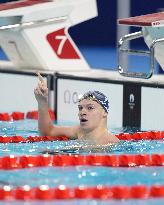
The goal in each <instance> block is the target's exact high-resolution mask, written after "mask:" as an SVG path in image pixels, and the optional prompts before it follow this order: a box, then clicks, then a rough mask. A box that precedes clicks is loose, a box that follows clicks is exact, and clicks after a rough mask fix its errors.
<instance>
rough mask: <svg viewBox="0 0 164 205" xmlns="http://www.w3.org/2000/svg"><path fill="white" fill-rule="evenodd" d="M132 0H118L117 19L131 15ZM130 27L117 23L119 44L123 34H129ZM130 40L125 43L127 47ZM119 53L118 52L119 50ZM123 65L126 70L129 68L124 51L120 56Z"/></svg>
mask: <svg viewBox="0 0 164 205" xmlns="http://www.w3.org/2000/svg"><path fill="white" fill-rule="evenodd" d="M130 5H131V4H130V0H117V19H121V18H128V17H130V10H131V6H130ZM129 32H130V29H129V26H126V25H117V45H118V42H119V40H120V38H122V37H123V36H125V35H127V34H129ZM129 46H130V45H129V42H126V43H125V47H126V48H127V49H128V48H129ZM117 53H118V52H117ZM120 58H121V62H122V65H123V67H124V70H127V69H128V55H127V54H126V53H124V54H123V55H122V56H120Z"/></svg>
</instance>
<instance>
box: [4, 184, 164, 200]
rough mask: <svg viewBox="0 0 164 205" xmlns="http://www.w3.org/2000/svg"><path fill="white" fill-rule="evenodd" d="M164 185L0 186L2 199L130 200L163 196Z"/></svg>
mask: <svg viewBox="0 0 164 205" xmlns="http://www.w3.org/2000/svg"><path fill="white" fill-rule="evenodd" d="M163 197H164V185H152V186H150V187H147V186H146V185H134V186H126V185H118V186H113V187H109V186H103V185H98V186H94V187H88V186H78V187H75V188H71V187H67V186H64V185H60V186H59V187H55V188H53V187H49V186H48V185H41V186H39V187H30V186H28V185H25V186H22V187H18V188H11V187H10V186H3V187H1V188H0V200H10V201H13V200H43V201H47V200H68V199H69V200H73V199H97V200H98V199H101V200H102V199H103V200H122V199H124V200H128V199H150V198H163Z"/></svg>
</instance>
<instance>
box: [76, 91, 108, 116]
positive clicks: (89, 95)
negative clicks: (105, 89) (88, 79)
mask: <svg viewBox="0 0 164 205" xmlns="http://www.w3.org/2000/svg"><path fill="white" fill-rule="evenodd" d="M83 99H89V100H95V101H96V102H98V103H99V104H100V105H101V106H102V107H103V109H104V110H105V112H107V113H108V112H109V101H108V98H107V97H106V96H105V95H104V94H103V93H101V92H100V91H96V90H94V91H88V92H86V93H84V95H82V97H80V99H79V102H80V101H82V100H83Z"/></svg>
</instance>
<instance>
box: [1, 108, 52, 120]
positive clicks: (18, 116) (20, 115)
mask: <svg viewBox="0 0 164 205" xmlns="http://www.w3.org/2000/svg"><path fill="white" fill-rule="evenodd" d="M49 115H50V118H51V119H52V120H53V121H54V120H55V119H56V117H55V114H54V112H53V111H52V110H51V109H49ZM24 119H34V120H37V119H38V111H36V110H34V111H29V112H27V113H26V114H25V113H24V112H12V113H11V114H9V113H0V121H11V120H24Z"/></svg>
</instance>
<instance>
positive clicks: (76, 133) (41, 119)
mask: <svg viewBox="0 0 164 205" xmlns="http://www.w3.org/2000/svg"><path fill="white" fill-rule="evenodd" d="M37 75H38V78H39V82H38V86H37V87H36V88H35V90H34V94H35V98H36V100H37V102H38V128H39V131H40V134H41V135H47V136H61V135H65V136H68V137H69V138H70V139H78V140H89V141H91V142H92V143H93V144H94V145H107V144H112V143H118V142H119V139H118V138H117V137H116V136H115V135H113V134H112V133H110V132H109V130H108V128H107V116H108V112H109V101H108V99H107V97H106V96H105V95H104V94H103V93H101V92H99V91H89V92H86V93H85V94H84V95H83V96H81V98H80V99H79V102H78V110H79V112H78V117H79V125H77V126H56V125H53V123H52V121H51V119H50V116H49V113H48V109H49V108H48V88H47V85H46V83H45V81H44V79H43V77H42V76H41V75H40V73H37Z"/></svg>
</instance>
